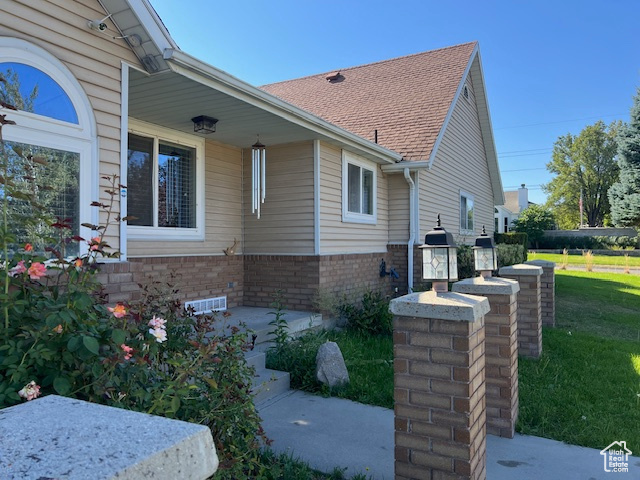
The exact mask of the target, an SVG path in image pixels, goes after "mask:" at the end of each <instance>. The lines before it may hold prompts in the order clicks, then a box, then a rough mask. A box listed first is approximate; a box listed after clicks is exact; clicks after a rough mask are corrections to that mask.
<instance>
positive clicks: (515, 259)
mask: <svg viewBox="0 0 640 480" xmlns="http://www.w3.org/2000/svg"><path fill="white" fill-rule="evenodd" d="M526 253H527V251H526V250H525V248H524V247H523V246H522V245H508V244H505V243H499V244H498V245H496V254H497V255H498V268H501V267H507V266H509V265H517V264H519V263H524V262H526V261H527V254H526Z"/></svg>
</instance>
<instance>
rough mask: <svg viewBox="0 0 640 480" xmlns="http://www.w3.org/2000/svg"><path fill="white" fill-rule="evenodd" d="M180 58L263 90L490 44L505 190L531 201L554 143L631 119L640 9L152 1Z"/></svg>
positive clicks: (544, 0) (542, 1)
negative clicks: (520, 189) (524, 188)
mask: <svg viewBox="0 0 640 480" xmlns="http://www.w3.org/2000/svg"><path fill="white" fill-rule="evenodd" d="M151 3H152V5H153V6H154V7H155V8H156V10H157V12H158V14H159V15H160V17H161V18H162V20H163V21H164V23H165V25H166V26H167V28H168V29H169V32H170V33H171V35H172V36H173V38H174V40H175V41H176V42H177V43H178V45H179V46H180V48H181V49H182V50H184V51H185V52H187V53H189V54H191V55H194V56H196V57H198V58H199V59H201V60H204V61H206V62H207V63H210V64H212V65H214V66H216V67H218V68H221V69H223V70H225V71H227V72H229V73H230V74H232V75H234V76H236V77H238V78H240V79H242V80H244V81H246V82H249V83H251V84H253V85H263V84H266V83H272V82H277V81H280V80H287V79H291V78H297V77H301V76H305V75H311V74H315V73H322V72H326V71H330V70H337V69H340V68H345V67H350V66H354V65H360V64H364V63H370V62H375V61H380V60H385V59H389V58H394V57H398V56H402V55H408V54H412V53H418V52H422V51H426V50H432V49H436V48H441V47H446V46H449V45H456V44H459V43H465V42H469V41H473V40H477V41H479V42H480V54H481V57H482V63H483V69H484V77H485V84H486V88H487V94H488V98H489V108H490V110H491V118H492V123H493V129H494V138H495V142H496V148H497V150H498V154H499V162H500V169H501V172H502V182H503V185H504V187H505V190H513V189H516V188H517V186H519V185H520V184H521V183H525V184H527V185H528V186H529V187H530V190H529V192H530V195H529V198H530V200H531V201H534V202H537V203H542V202H544V200H545V196H544V193H543V192H542V190H541V189H540V185H541V184H544V183H547V182H548V181H549V180H550V179H551V175H550V174H549V173H548V172H547V171H546V168H545V166H546V164H547V162H548V161H549V160H550V158H551V149H552V147H553V143H554V142H555V141H556V140H557V138H558V137H559V136H561V135H565V134H566V133H569V132H570V133H572V134H578V133H580V131H581V130H582V128H584V127H585V126H586V125H589V124H592V123H594V122H596V121H597V120H599V119H601V120H603V121H605V122H606V123H610V122H611V121H613V120H618V119H620V120H625V121H627V120H628V119H629V109H630V108H631V104H632V98H633V96H634V94H635V93H636V89H637V88H638V87H640V41H639V40H640V26H639V24H638V19H639V18H640V1H638V0H609V1H608V2H604V1H603V0H601V1H594V0H582V1H574V0H555V1H548V0H538V1H535V2H534V1H529V2H524V1H517V0H500V1H497V0H482V1H477V0H476V1H474V2H471V1H467V0H459V1H456V2H450V1H441V0H439V1H435V0H407V1H402V0H398V1H394V2H392V1H389V0H387V1H380V0H343V1H331V0H329V1H327V0H324V1H318V0H271V1H269V2H267V1H264V0H262V1H258V0H235V1H234V2H228V1H217V2H212V1H210V0H186V1H183V2H176V1H175V0H151Z"/></svg>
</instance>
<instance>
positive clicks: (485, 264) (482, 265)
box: [473, 225, 498, 278]
mask: <svg viewBox="0 0 640 480" xmlns="http://www.w3.org/2000/svg"><path fill="white" fill-rule="evenodd" d="M473 258H474V263H475V269H476V271H479V272H480V275H482V277H483V278H487V277H490V276H491V272H492V271H493V270H497V269H498V256H497V255H496V247H495V244H494V243H493V238H491V237H490V236H489V235H487V232H486V230H485V228H484V225H483V226H482V235H480V236H479V237H478V238H476V244H475V246H474V247H473Z"/></svg>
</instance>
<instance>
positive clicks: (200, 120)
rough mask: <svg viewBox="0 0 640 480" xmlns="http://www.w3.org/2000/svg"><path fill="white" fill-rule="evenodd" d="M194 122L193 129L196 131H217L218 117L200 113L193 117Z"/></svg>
mask: <svg viewBox="0 0 640 480" xmlns="http://www.w3.org/2000/svg"><path fill="white" fill-rule="evenodd" d="M191 121H192V122H193V131H194V132H196V133H214V132H215V131H216V123H218V119H216V118H213V117H207V116H206V115H199V116H197V117H193V118H192V119H191Z"/></svg>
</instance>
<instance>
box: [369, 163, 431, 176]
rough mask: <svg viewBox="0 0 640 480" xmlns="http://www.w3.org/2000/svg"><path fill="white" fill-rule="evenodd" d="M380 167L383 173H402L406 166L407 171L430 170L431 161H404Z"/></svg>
mask: <svg viewBox="0 0 640 480" xmlns="http://www.w3.org/2000/svg"><path fill="white" fill-rule="evenodd" d="M380 168H381V169H382V171H383V172H384V173H403V172H404V170H405V169H407V168H408V169H409V171H411V172H415V171H418V170H430V169H431V162H429V160H419V161H404V162H398V163H394V164H393V165H383V166H382V167H380Z"/></svg>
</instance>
